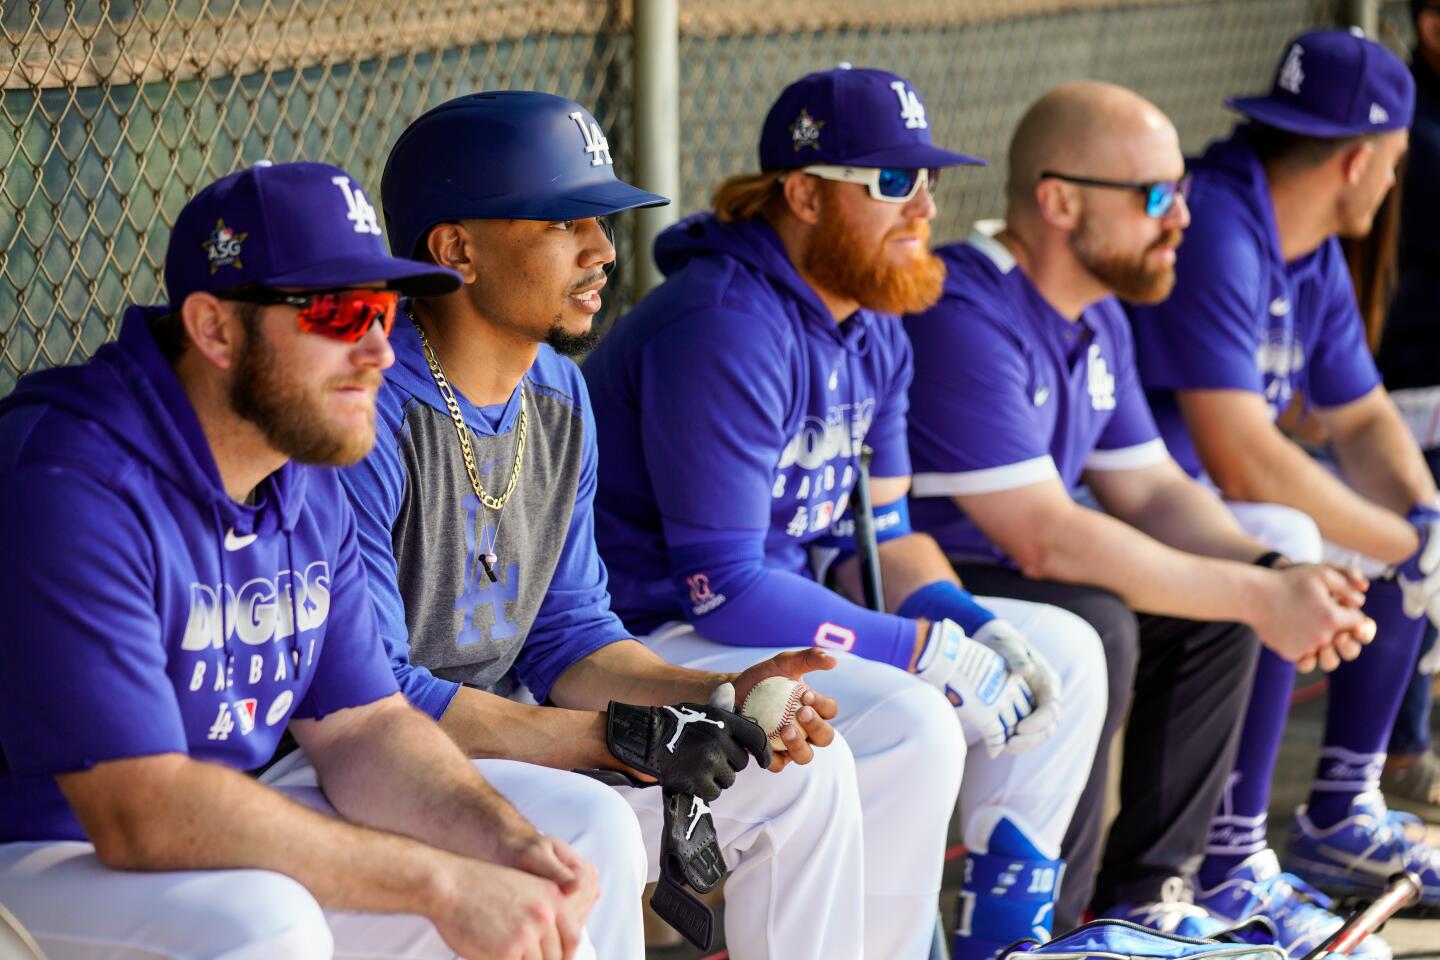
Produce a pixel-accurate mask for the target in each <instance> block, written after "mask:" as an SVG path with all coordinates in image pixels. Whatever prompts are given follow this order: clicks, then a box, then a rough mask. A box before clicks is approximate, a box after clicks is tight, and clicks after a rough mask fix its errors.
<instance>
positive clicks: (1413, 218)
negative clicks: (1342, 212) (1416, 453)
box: [1380, 0, 1440, 820]
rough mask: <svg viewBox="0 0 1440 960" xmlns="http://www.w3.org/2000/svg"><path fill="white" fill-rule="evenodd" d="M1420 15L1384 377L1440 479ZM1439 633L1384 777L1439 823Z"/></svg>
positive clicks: (1389, 788)
mask: <svg viewBox="0 0 1440 960" xmlns="http://www.w3.org/2000/svg"><path fill="white" fill-rule="evenodd" d="M1410 10H1411V13H1412V15H1413V17H1414V22H1415V50H1414V52H1413V53H1412V55H1411V58H1410V71H1411V73H1412V74H1413V75H1414V77H1415V120H1414V122H1413V123H1412V124H1411V127H1410V155H1409V158H1408V159H1407V160H1406V162H1405V173H1404V176H1403V179H1402V182H1401V189H1400V258H1399V288H1398V290H1397V291H1396V294H1395V299H1394V302H1393V303H1392V304H1391V305H1390V311H1389V316H1388V317H1387V319H1386V322H1385V331H1384V334H1383V336H1382V338H1381V340H1380V374H1381V376H1382V377H1384V380H1385V387H1386V389H1388V390H1389V391H1390V399H1392V400H1394V401H1395V406H1396V407H1397V408H1399V410H1400V415H1401V417H1403V418H1404V420H1405V425H1406V426H1408V427H1409V428H1410V432H1411V433H1412V434H1414V436H1415V442H1416V443H1418V444H1419V445H1420V449H1421V451H1422V452H1423V453H1424V454H1425V461H1426V463H1427V464H1428V465H1429V467H1430V472H1431V473H1432V474H1437V475H1440V317H1437V309H1440V234H1437V233H1436V231H1435V223H1436V220H1437V214H1440V181H1437V180H1436V174H1437V172H1440V0H1411V3H1410ZM1435 634H1436V630H1435V627H1434V626H1433V625H1432V626H1430V627H1428V628H1427V629H1426V631H1425V637H1424V639H1423V641H1422V642H1421V645H1420V654H1419V658H1418V668H1417V670H1416V671H1415V673H1414V674H1413V675H1412V676H1411V677H1410V684H1409V686H1408V687H1407V688H1406V690H1405V695H1404V698H1403V700H1402V701H1401V704H1400V713H1399V715H1398V716H1397V717H1396V719H1395V727H1394V729H1393V730H1392V732H1391V734H1390V747H1389V754H1388V756H1387V758H1386V761H1385V772H1384V773H1383V774H1381V777H1380V785H1381V787H1382V788H1383V789H1384V791H1385V796H1386V797H1387V798H1388V799H1389V801H1390V803H1391V804H1392V805H1393V806H1396V807H1399V808H1401V809H1404V810H1410V811H1412V812H1414V813H1418V814H1420V815H1422V816H1424V817H1426V818H1427V819H1430V820H1440V757H1437V756H1436V755H1435V752H1434V751H1433V750H1432V749H1431V744H1430V701H1431V683H1432V681H1433V677H1434V674H1435V671H1436V668H1437V666H1440V662H1437V658H1436V656H1435V654H1434V650H1435Z"/></svg>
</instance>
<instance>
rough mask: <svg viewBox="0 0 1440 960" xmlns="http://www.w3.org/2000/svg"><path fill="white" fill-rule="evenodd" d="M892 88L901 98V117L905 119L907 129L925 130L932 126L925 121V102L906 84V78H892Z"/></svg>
mask: <svg viewBox="0 0 1440 960" xmlns="http://www.w3.org/2000/svg"><path fill="white" fill-rule="evenodd" d="M890 89H891V90H894V91H895V96H897V97H899V98H900V119H901V120H904V121H905V129H906V130H924V129H926V128H927V127H929V126H930V124H928V123H926V122H925V104H923V103H921V102H920V97H919V95H918V94H916V92H915V91H914V90H911V89H910V88H909V87H907V86H905V81H904V80H892V81H891V82H890Z"/></svg>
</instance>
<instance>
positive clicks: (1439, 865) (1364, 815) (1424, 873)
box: [1285, 791, 1440, 909]
mask: <svg viewBox="0 0 1440 960" xmlns="http://www.w3.org/2000/svg"><path fill="white" fill-rule="evenodd" d="M1411 823H1412V818H1410V817H1409V816H1408V815H1403V814H1393V813H1391V812H1390V811H1389V810H1387V809H1386V808H1385V800H1384V798H1382V797H1381V796H1380V793H1379V792H1378V791H1372V792H1367V793H1362V794H1360V795H1359V796H1357V797H1356V798H1355V800H1354V801H1353V802H1352V803H1351V804H1350V816H1348V817H1346V818H1345V819H1344V820H1341V821H1340V822H1339V823H1337V824H1335V825H1334V826H1332V827H1325V828H1323V829H1322V828H1320V827H1317V826H1315V824H1313V823H1311V822H1310V818H1309V817H1308V816H1306V811H1305V808H1304V807H1301V808H1300V809H1299V810H1297V811H1295V824H1294V826H1293V827H1291V831H1290V849H1289V850H1288V851H1287V852H1286V855H1285V866H1286V867H1288V868H1289V869H1290V870H1291V872H1293V873H1296V874H1298V875H1300V876H1301V877H1304V878H1305V879H1306V880H1308V881H1309V882H1311V883H1313V884H1314V885H1315V886H1317V887H1319V888H1321V889H1322V890H1326V891H1328V892H1329V893H1331V894H1333V895H1336V896H1342V897H1345V896H1368V895H1371V894H1375V893H1379V892H1380V891H1381V890H1383V889H1384V888H1385V881H1386V880H1388V879H1389V878H1390V877H1391V876H1393V875H1394V874H1396V873H1399V872H1400V871H1402V870H1410V871H1413V872H1414V873H1415V874H1416V875H1418V876H1419V877H1420V882H1421V884H1422V885H1423V887H1424V894H1423V896H1422V897H1421V900H1420V903H1421V906H1423V907H1427V908H1431V909H1434V908H1437V907H1440V850H1437V849H1436V848H1434V847H1432V846H1430V845H1429V844H1428V843H1425V842H1424V841H1423V840H1419V839H1414V838H1412V837H1411V836H1409V835H1408V834H1409V831H1408V830H1407V829H1406V828H1407V826H1408V825H1410V824H1411Z"/></svg>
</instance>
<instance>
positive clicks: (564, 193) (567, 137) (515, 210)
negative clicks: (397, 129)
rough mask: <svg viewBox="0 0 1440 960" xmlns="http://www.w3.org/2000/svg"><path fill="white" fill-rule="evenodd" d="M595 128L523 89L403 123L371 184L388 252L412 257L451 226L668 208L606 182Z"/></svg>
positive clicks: (575, 108)
mask: <svg viewBox="0 0 1440 960" xmlns="http://www.w3.org/2000/svg"><path fill="white" fill-rule="evenodd" d="M614 163H615V161H614V160H612V159H611V157H610V145H609V143H608V142H607V141H606V139H605V135H604V134H603V133H601V132H600V124H598V123H596V122H595V118H594V117H592V116H591V115H590V111H589V110H586V109H585V108H584V107H582V106H580V104H578V103H576V102H575V101H573V100H566V99H565V98H564V97H557V96H555V95H553V94H549V93H536V92H535V91H532V90H499V91H496V92H493V93H472V94H469V95H468V96H464V97H457V98H456V99H454V100H449V101H446V102H445V103H442V104H440V106H438V107H435V108H434V109H433V110H430V111H429V112H427V113H426V114H425V115H424V116H422V117H420V119H418V120H416V121H415V122H414V123H412V124H410V126H409V127H407V128H406V129H405V132H404V133H402V134H400V139H399V140H398V141H397V142H396V143H395V147H394V149H392V150H391V151H390V158H389V159H388V160H387V161H386V162H385V174H384V176H383V177H382V178H381V180H380V205H381V206H382V207H383V208H384V211H385V226H386V232H387V233H388V234H389V237H390V249H391V250H392V251H393V252H394V253H395V254H396V256H401V257H411V256H414V255H415V253H416V251H417V250H418V249H419V248H420V246H421V245H422V244H423V243H424V242H425V236H426V234H427V233H428V232H429V231H430V228H431V227H433V226H435V225H436V224H437V223H444V222H446V221H450V220H582V219H585V218H587V217H602V216H605V215H606V214H611V213H619V212H620V211H621V210H629V209H631V208H633V207H654V206H660V205H662V204H666V203H669V202H670V201H669V200H668V199H666V198H665V197H662V196H659V195H657V194H653V193H646V192H645V191H644V190H641V189H639V188H637V187H632V186H631V185H630V184H628V183H624V182H623V181H621V180H619V179H617V178H616V176H615V169H614Z"/></svg>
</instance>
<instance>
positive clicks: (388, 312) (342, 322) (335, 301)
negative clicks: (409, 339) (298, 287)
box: [220, 287, 400, 343]
mask: <svg viewBox="0 0 1440 960" xmlns="http://www.w3.org/2000/svg"><path fill="white" fill-rule="evenodd" d="M220 296H221V297H222V298H224V299H226V300H238V301H240V302H241V303H257V304H260V305H261V306H268V307H273V306H287V307H299V308H300V312H299V313H298V314H296V316H295V322H296V324H297V325H299V327H300V329H301V330H303V331H304V332H305V333H318V334H319V335H320V336H322V337H329V338H330V339H332V340H339V341H341V342H343V343H356V342H358V341H359V340H360V338H362V337H364V336H365V334H367V333H369V332H370V328H371V327H373V326H374V325H375V324H376V323H380V324H382V325H383V327H384V331H385V336H387V337H388V336H390V328H391V327H393V326H395V310H396V307H397V306H398V305H399V303H400V294H398V293H396V292H395V291H394V290H356V289H347V290H313V291H309V292H306V293H283V292H281V291H279V290H270V289H267V288H264V287H251V288H248V289H241V290H227V291H225V292H224V293H223V294H221V295H220Z"/></svg>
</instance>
